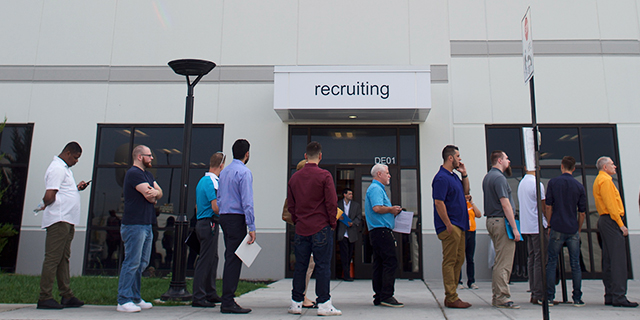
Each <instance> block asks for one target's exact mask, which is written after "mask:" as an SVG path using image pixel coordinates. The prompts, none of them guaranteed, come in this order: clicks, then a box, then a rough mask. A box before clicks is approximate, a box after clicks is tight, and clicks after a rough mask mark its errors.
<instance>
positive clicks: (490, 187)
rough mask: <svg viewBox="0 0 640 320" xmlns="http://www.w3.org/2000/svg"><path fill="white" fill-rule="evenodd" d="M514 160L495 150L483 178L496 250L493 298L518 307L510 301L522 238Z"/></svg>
mask: <svg viewBox="0 0 640 320" xmlns="http://www.w3.org/2000/svg"><path fill="white" fill-rule="evenodd" d="M510 164H511V161H509V157H507V154H506V153H504V152H503V151H500V150H496V151H493V152H492V153H491V166H492V167H491V170H489V172H488V173H487V175H485V177H484V179H483V180H482V191H484V213H485V216H486V217H487V231H488V232H489V236H490V237H491V241H493V247H494V248H495V251H496V258H495V263H494V265H493V273H492V289H493V297H492V299H491V304H492V305H493V306H495V307H498V308H509V309H518V308H520V306H518V305H517V304H515V303H513V301H511V300H510V298H511V292H510V291H509V277H510V276H511V267H512V266H513V256H514V254H515V250H516V243H515V241H519V240H520V233H519V232H518V229H517V227H516V221H515V217H514V214H513V213H514V211H515V209H514V206H513V197H512V196H511V187H509V183H508V182H507V177H506V176H505V175H507V176H510V175H511V165H510ZM505 219H507V221H508V223H509V225H511V228H512V229H513V235H514V240H515V241H514V240H511V239H509V237H508V235H507V230H506V225H505Z"/></svg>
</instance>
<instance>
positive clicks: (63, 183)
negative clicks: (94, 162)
mask: <svg viewBox="0 0 640 320" xmlns="http://www.w3.org/2000/svg"><path fill="white" fill-rule="evenodd" d="M44 185H45V189H46V190H58V192H57V193H56V198H55V200H54V201H53V203H51V204H50V205H48V206H46V207H45V208H44V213H43V214H42V228H43V229H44V228H47V227H49V226H51V225H52V224H54V223H57V222H60V221H64V222H68V223H70V224H72V225H77V224H78V223H80V192H79V191H78V185H77V184H76V180H75V179H74V178H73V172H71V168H69V166H68V165H67V163H66V162H64V160H62V159H60V157H58V156H54V157H53V160H52V161H51V164H49V167H48V168H47V172H46V173H45V175H44Z"/></svg>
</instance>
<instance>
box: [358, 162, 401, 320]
mask: <svg viewBox="0 0 640 320" xmlns="http://www.w3.org/2000/svg"><path fill="white" fill-rule="evenodd" d="M371 176H372V177H373V181H372V182H371V185H370V186H369V188H367V195H366V197H365V201H364V213H365V216H366V220H367V228H368V229H369V238H370V239H371V247H372V249H373V274H372V279H371V284H372V286H373V292H374V293H375V294H374V295H373V304H374V305H376V306H379V305H383V306H386V307H395V308H401V307H404V304H402V302H399V301H398V300H396V298H394V297H393V292H394V284H395V281H396V278H395V274H396V269H397V267H398V259H397V258H396V240H395V238H394V237H393V231H392V230H393V228H394V227H395V222H396V221H395V217H396V216H397V215H398V214H399V213H400V211H402V207H400V206H392V205H391V201H390V200H389V196H387V192H386V191H385V186H388V185H389V183H390V180H391V175H390V174H389V167H387V166H386V165H384V164H379V163H378V164H376V165H374V166H373V168H371Z"/></svg>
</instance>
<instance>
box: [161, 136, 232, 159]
mask: <svg viewBox="0 0 640 320" xmlns="http://www.w3.org/2000/svg"><path fill="white" fill-rule="evenodd" d="M191 132H192V134H191V165H204V166H206V167H207V168H208V167H209V159H210V158H211V156H212V155H213V154H214V153H216V152H218V151H222V128H221V127H208V128H203V127H194V128H193V129H192V130H191ZM227 159H233V155H232V154H230V155H227ZM172 160H173V159H172Z"/></svg>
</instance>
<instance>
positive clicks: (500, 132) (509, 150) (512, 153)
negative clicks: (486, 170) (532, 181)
mask: <svg viewBox="0 0 640 320" xmlns="http://www.w3.org/2000/svg"><path fill="white" fill-rule="evenodd" d="M521 130H522V129H521V128H489V129H487V164H489V165H490V164H491V162H490V161H489V157H490V156H491V152H492V151H494V150H502V151H504V152H505V153H506V154H507V156H508V157H509V159H510V160H511V165H512V166H522V165H523V164H524V161H523V160H522V134H521V132H520V131H521ZM514 175H515V174H514Z"/></svg>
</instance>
